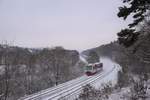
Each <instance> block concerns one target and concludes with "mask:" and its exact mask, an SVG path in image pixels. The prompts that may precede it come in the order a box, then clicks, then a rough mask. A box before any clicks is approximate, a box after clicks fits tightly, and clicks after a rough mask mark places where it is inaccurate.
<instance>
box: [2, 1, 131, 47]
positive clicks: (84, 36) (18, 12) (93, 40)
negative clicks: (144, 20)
mask: <svg viewBox="0 0 150 100" xmlns="http://www.w3.org/2000/svg"><path fill="white" fill-rule="evenodd" d="M121 1H122V0H0V42H2V41H6V40H7V41H8V42H10V43H12V44H14V45H18V46H23V47H53V46H63V47H64V48H67V49H77V50H84V49H88V48H92V47H96V46H100V45H102V44H106V43H109V42H111V41H114V40H116V39H117V36H116V33H117V32H118V31H120V29H121V28H124V27H125V26H126V25H127V22H129V21H127V22H125V21H123V20H122V19H119V18H118V17H117V15H116V14H117V12H118V7H119V6H120V5H121V4H122V2H121Z"/></svg>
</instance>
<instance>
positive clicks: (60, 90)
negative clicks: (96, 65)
mask: <svg viewBox="0 0 150 100" xmlns="http://www.w3.org/2000/svg"><path fill="white" fill-rule="evenodd" d="M82 60H83V59H82ZM101 62H103V65H104V69H103V71H102V72H100V73H98V74H96V75H93V76H86V75H83V76H81V77H79V78H77V79H74V80H71V81H68V82H66V83H63V84H60V85H58V86H55V87H52V88H49V89H46V90H43V91H40V92H38V93H35V94H32V95H29V96H26V97H23V98H20V100H58V99H64V98H65V99H67V100H73V99H75V98H77V97H78V95H79V94H80V93H81V90H82V87H83V86H85V85H86V84H91V85H93V86H94V87H96V88H100V86H101V84H104V83H107V82H112V84H115V83H116V82H117V72H118V70H120V66H119V65H118V64H116V63H115V62H113V61H112V60H110V59H108V58H102V59H101Z"/></svg>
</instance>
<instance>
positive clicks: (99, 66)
mask: <svg viewBox="0 0 150 100" xmlns="http://www.w3.org/2000/svg"><path fill="white" fill-rule="evenodd" d="M102 70H103V63H94V64H88V65H87V66H85V74H86V75H87V76H91V75H94V74H96V73H98V72H100V71H102Z"/></svg>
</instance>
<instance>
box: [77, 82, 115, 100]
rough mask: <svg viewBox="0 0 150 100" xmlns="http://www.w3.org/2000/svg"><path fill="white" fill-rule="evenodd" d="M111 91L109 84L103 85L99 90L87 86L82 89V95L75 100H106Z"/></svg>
mask: <svg viewBox="0 0 150 100" xmlns="http://www.w3.org/2000/svg"><path fill="white" fill-rule="evenodd" d="M112 90H113V89H112V87H111V84H106V85H103V88H101V89H99V90H97V89H95V88H94V87H92V86H91V85H89V84H88V85H86V86H84V87H83V90H82V93H81V94H80V95H79V98H78V99H77V100H107V99H108V98H109V94H111V92H112Z"/></svg>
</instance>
